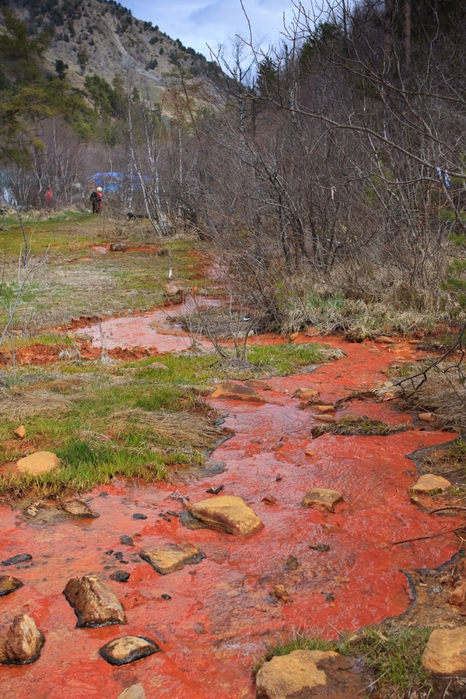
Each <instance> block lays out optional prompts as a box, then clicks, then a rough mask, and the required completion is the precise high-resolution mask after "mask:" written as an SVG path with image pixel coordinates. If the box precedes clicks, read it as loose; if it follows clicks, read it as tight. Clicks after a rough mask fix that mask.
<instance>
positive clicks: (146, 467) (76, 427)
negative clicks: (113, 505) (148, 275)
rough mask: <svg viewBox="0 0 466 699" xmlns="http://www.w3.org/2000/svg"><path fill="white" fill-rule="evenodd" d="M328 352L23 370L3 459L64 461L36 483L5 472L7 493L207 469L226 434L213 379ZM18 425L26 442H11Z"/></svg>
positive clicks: (9, 390)
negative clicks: (245, 360)
mask: <svg viewBox="0 0 466 699" xmlns="http://www.w3.org/2000/svg"><path fill="white" fill-rule="evenodd" d="M330 352H331V353H333V352H334V350H330ZM327 356H328V348H325V347H324V346H321V345H316V344H306V345H292V344H282V345H272V346H258V347H251V351H250V357H249V358H250V364H249V365H248V366H247V367H243V368H241V369H240V370H238V368H237V367H236V366H235V365H234V364H229V363H228V362H227V363H225V362H222V361H220V359H219V358H218V357H217V356H216V355H214V354H203V355H200V356H186V355H183V354H181V355H178V356H176V355H173V354H168V355H165V356H163V357H162V360H163V363H164V364H165V365H166V366H167V367H168V370H160V369H157V368H155V367H154V366H152V365H153V364H154V363H157V362H159V361H160V358H155V359H154V358H150V359H146V360H142V361H139V362H131V363H128V364H123V363H118V362H117V363H115V364H114V365H110V366H104V365H102V364H101V363H98V362H71V363H64V362H61V363H59V364H55V365H52V366H47V367H36V368H30V367H29V368H25V367H19V368H18V369H17V370H16V371H14V372H13V371H10V372H9V373H5V379H6V380H5V391H4V393H3V395H2V396H1V397H0V463H4V462H14V461H16V460H17V459H18V458H21V457H22V456H25V455H26V454H28V453H33V452H34V451H43V450H45V451H52V452H55V453H56V454H57V455H58V456H59V458H60V459H62V462H63V465H62V468H61V469H60V470H59V471H57V472H55V473H51V474H49V475H44V476H42V477H39V478H26V477H19V476H15V477H14V478H12V477H5V476H0V493H3V494H6V493H8V492H17V493H20V492H24V491H25V490H28V489H36V490H38V491H40V492H41V493H45V492H48V493H49V494H57V493H60V492H61V491H67V490H74V491H79V490H83V489H84V490H85V489H89V488H90V487H92V486H93V485H95V484H97V483H107V482H109V481H110V480H111V479H112V478H113V477H116V476H125V477H135V478H143V479H145V480H158V479H161V478H166V477H167V475H168V474H169V469H170V467H172V466H174V465H192V466H202V464H203V462H204V460H205V454H206V452H207V451H208V450H210V449H212V448H213V446H214V445H215V444H216V442H217V441H218V440H219V438H220V437H221V432H220V431H219V430H218V429H217V428H216V427H215V421H216V419H217V414H216V413H215V412H214V411H213V410H211V409H210V408H209V406H208V405H207V404H206V403H205V402H204V400H203V398H202V395H203V394H206V393H209V392H211V391H212V390H214V388H215V385H216V383H215V382H214V379H216V380H217V379H218V378H219V377H220V378H224V379H227V378H241V377H242V378H249V377H263V376H270V375H280V374H284V373H288V372H290V371H296V370H298V369H299V367H300V366H304V365H308V364H314V363H317V362H319V361H322V360H324V359H326V357H327ZM238 373H239V374H241V377H239V376H238ZM19 424H24V425H25V427H26V430H27V434H26V439H25V441H24V442H20V441H19V440H14V439H13V432H14V430H15V429H16V427H18V425H19Z"/></svg>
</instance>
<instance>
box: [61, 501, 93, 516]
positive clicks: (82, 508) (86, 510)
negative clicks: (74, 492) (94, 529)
mask: <svg viewBox="0 0 466 699" xmlns="http://www.w3.org/2000/svg"><path fill="white" fill-rule="evenodd" d="M60 506H61V509H62V510H63V511H64V512H66V513H67V514H69V515H72V516H73V517H89V518H90V519H97V517H100V514H99V513H98V512H94V510H91V508H90V507H89V505H87V504H86V503H85V502H84V501H83V500H79V499H78V498H75V499H74V500H69V501H68V502H61V503H60Z"/></svg>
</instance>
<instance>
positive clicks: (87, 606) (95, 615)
mask: <svg viewBox="0 0 466 699" xmlns="http://www.w3.org/2000/svg"><path fill="white" fill-rule="evenodd" d="M63 594H64V595H65V597H66V599H67V600H68V602H69V603H70V604H71V606H72V607H74V611H75V614H76V616H77V617H78V622H77V624H76V626H77V627H91V628H92V627H95V626H107V625H111V624H126V618H125V612H124V610H123V606H122V605H121V603H120V602H119V601H118V599H117V597H116V595H115V593H114V592H113V591H112V590H111V589H110V588H109V587H108V586H107V585H106V584H105V583H104V582H103V580H101V579H100V578H98V577H97V576H96V575H84V576H83V577H81V578H71V580H70V581H69V582H68V584H67V586H66V587H65V589H64V590H63Z"/></svg>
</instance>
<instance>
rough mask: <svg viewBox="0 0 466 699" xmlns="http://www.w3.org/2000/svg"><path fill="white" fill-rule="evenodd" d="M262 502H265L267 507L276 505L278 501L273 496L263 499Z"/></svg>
mask: <svg viewBox="0 0 466 699" xmlns="http://www.w3.org/2000/svg"><path fill="white" fill-rule="evenodd" d="M261 502H263V503H264V504H265V505H276V504H277V502H278V500H277V498H276V497H274V496H273V495H266V496H265V497H263V498H262V500H261Z"/></svg>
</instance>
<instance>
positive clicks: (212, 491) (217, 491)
mask: <svg viewBox="0 0 466 699" xmlns="http://www.w3.org/2000/svg"><path fill="white" fill-rule="evenodd" d="M223 488H224V486H223V485H219V486H217V488H208V490H206V491H205V492H206V493H210V494H211V495H218V494H219V492H220V491H221V490H223Z"/></svg>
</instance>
